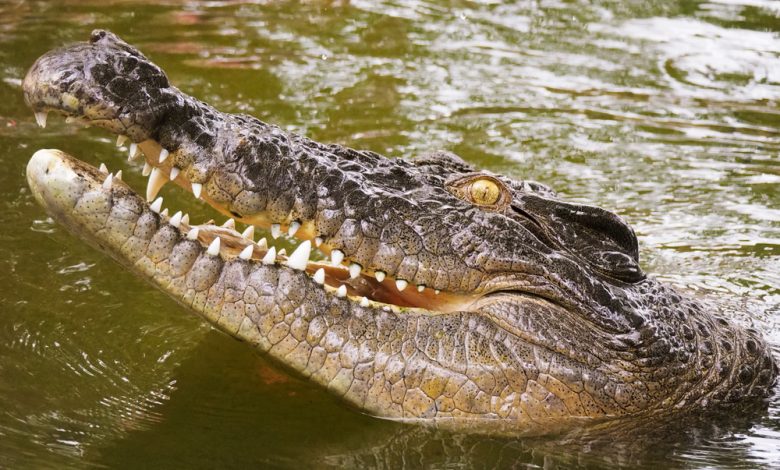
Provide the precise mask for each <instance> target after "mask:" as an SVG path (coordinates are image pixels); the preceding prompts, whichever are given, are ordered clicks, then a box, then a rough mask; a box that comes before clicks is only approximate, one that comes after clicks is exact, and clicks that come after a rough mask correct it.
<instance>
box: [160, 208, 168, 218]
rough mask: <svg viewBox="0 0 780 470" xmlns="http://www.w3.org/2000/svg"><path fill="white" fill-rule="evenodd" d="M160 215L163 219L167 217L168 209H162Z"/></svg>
mask: <svg viewBox="0 0 780 470" xmlns="http://www.w3.org/2000/svg"><path fill="white" fill-rule="evenodd" d="M160 215H164V216H165V217H168V208H167V207H166V208H165V209H163V210H162V212H160Z"/></svg>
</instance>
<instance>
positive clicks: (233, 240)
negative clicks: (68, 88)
mask: <svg viewBox="0 0 780 470" xmlns="http://www.w3.org/2000/svg"><path fill="white" fill-rule="evenodd" d="M51 111H54V112H57V113H58V114H65V116H66V122H68V123H75V124H77V125H82V126H84V125H90V121H89V119H86V118H84V117H80V116H73V115H71V114H70V113H67V112H65V111H63V110H61V109H56V108H55V109H51ZM47 114H48V110H46V111H38V112H36V113H35V117H36V121H37V122H38V124H39V125H40V126H45V125H46V123H47ZM127 144H129V145H127ZM126 145H127V148H128V161H130V162H134V163H136V164H140V163H141V162H143V170H142V174H143V175H144V176H147V177H148V181H147V186H146V196H145V202H144V204H146V205H147V207H148V208H149V210H151V211H154V212H156V213H157V214H159V215H160V217H161V219H162V221H163V222H166V221H167V223H168V224H170V225H172V226H173V227H175V228H176V229H177V230H178V231H179V232H180V233H181V236H182V237H186V238H188V239H190V240H195V241H197V242H199V243H200V244H201V245H202V246H203V248H204V249H205V250H206V252H207V253H208V254H209V255H211V256H222V257H223V258H225V259H231V258H240V259H243V260H246V261H251V262H256V263H262V264H265V265H283V266H287V267H289V268H292V269H295V270H298V271H302V272H305V273H306V274H307V275H308V276H309V277H310V279H311V280H312V281H313V282H314V283H316V284H319V285H320V286H321V287H322V288H323V289H325V290H326V291H327V292H328V293H329V294H330V295H333V296H336V297H340V298H346V299H348V300H350V301H353V302H356V303H358V304H360V305H361V306H363V307H372V308H383V309H387V310H394V311H404V310H408V309H419V310H421V311H423V312H424V313H426V314H437V313H447V312H453V311H463V310H467V309H468V307H469V306H470V305H471V304H472V303H473V302H474V301H475V300H477V298H478V297H479V296H477V295H476V294H475V295H469V294H463V293H456V292H448V291H440V290H437V289H433V288H429V287H427V286H425V285H412V284H410V283H409V282H408V281H406V280H404V279H396V278H392V277H391V276H389V275H387V274H386V273H385V272H383V271H379V270H368V269H364V268H363V267H362V266H360V265H359V264H357V263H354V262H351V261H350V260H349V259H346V258H345V255H344V253H343V252H342V251H341V250H338V249H334V248H332V247H330V246H329V244H328V240H327V239H323V238H321V237H319V236H317V235H316V234H315V232H314V224H313V223H311V222H306V223H301V222H299V221H296V220H291V221H289V222H288V223H271V222H270V221H269V220H268V218H267V215H266V214H255V215H253V216H252V217H251V219H250V220H247V218H242V217H241V216H240V215H239V214H230V211H228V210H227V209H225V207H224V206H223V205H222V204H220V203H219V202H217V201H215V200H214V199H213V198H212V197H210V196H209V193H208V191H205V190H204V185H203V184H201V183H195V182H192V181H191V179H190V178H189V176H188V171H186V170H185V169H184V168H180V167H179V166H177V164H176V162H177V161H180V160H181V159H180V158H177V155H175V153H172V152H169V151H168V150H166V149H164V148H163V147H162V146H161V145H160V144H159V143H158V142H156V141H154V140H145V141H143V142H139V143H132V142H129V141H128V138H127V137H125V136H123V135H119V137H118V138H117V146H118V147H125V146H126ZM80 164H81V165H83V166H84V167H86V168H89V169H90V170H89V172H90V173H91V176H92V177H94V179H95V182H97V183H99V184H100V185H101V187H102V189H103V190H105V191H111V190H113V189H116V188H119V187H122V188H125V189H126V190H128V191H133V190H132V189H131V188H130V187H129V186H127V185H126V184H125V183H124V182H123V181H122V176H121V173H122V172H121V171H118V172H116V173H111V172H109V170H108V168H107V167H106V165H105V164H101V165H100V168H94V167H91V166H89V165H87V164H86V163H83V162H80ZM170 182H172V183H175V184H176V185H178V186H179V187H180V188H182V189H184V190H185V191H187V192H188V193H189V194H192V195H193V197H194V198H195V199H199V200H202V201H204V202H206V203H208V204H209V205H210V206H211V207H213V208H214V209H216V210H217V211H219V212H221V213H223V214H225V215H226V216H227V217H229V218H227V220H225V221H224V222H223V223H221V224H216V223H214V222H213V221H208V222H205V223H202V224H197V223H194V222H192V221H190V217H189V215H187V214H186V213H185V212H183V211H179V210H176V211H174V210H172V209H168V208H165V207H164V204H163V199H162V197H158V193H159V192H160V190H161V189H162V188H163V186H164V185H165V184H167V183H170ZM133 193H134V194H135V195H136V197H138V198H139V199H140V198H141V196H140V195H138V194H137V193H135V192H134V191H133ZM258 228H259V229H265V230H268V233H267V236H265V237H261V238H259V240H258V239H257V238H258V237H257V236H256V229H258ZM282 239H288V240H290V241H293V242H299V243H298V245H297V247H296V248H295V249H293V250H291V253H289V254H288V253H286V251H285V249H283V248H281V249H280V248H278V247H277V246H275V245H274V244H275V242H277V240H282Z"/></svg>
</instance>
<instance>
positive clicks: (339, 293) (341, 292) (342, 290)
mask: <svg viewBox="0 0 780 470" xmlns="http://www.w3.org/2000/svg"><path fill="white" fill-rule="evenodd" d="M346 296H347V286H345V285H344V284H342V285H340V286H339V288H338V289H336V297H346Z"/></svg>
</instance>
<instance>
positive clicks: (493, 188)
mask: <svg viewBox="0 0 780 470" xmlns="http://www.w3.org/2000/svg"><path fill="white" fill-rule="evenodd" d="M469 196H471V200H472V201H474V203H475V204H480V205H483V206H492V205H494V204H495V203H497V202H498V198H500V197H501V189H500V188H499V187H498V185H497V184H496V182H495V181H493V180H490V179H487V178H481V179H478V180H476V181H474V182H473V183H471V187H470V188H469Z"/></svg>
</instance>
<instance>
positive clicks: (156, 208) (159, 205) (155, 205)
mask: <svg viewBox="0 0 780 470" xmlns="http://www.w3.org/2000/svg"><path fill="white" fill-rule="evenodd" d="M149 209H151V210H153V211H155V212H157V213H158V214H159V213H160V209H162V198H161V197H158V198H157V199H155V200H154V202H153V203H152V205H151V206H149Z"/></svg>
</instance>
